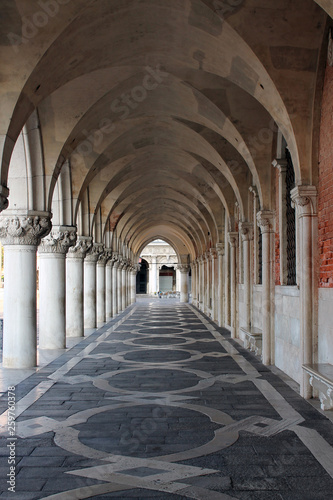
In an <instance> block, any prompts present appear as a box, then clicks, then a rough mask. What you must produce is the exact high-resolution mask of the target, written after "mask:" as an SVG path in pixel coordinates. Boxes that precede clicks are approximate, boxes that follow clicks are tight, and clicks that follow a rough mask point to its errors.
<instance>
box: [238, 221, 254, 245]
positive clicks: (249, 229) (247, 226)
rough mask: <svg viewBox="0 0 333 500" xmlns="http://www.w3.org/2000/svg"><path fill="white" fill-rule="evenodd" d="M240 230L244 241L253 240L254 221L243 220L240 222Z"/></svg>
mask: <svg viewBox="0 0 333 500" xmlns="http://www.w3.org/2000/svg"><path fill="white" fill-rule="evenodd" d="M239 232H240V234H241V237H242V240H243V241H251V240H253V224H252V222H241V223H240V224H239Z"/></svg>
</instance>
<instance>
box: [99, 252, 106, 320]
mask: <svg viewBox="0 0 333 500" xmlns="http://www.w3.org/2000/svg"><path fill="white" fill-rule="evenodd" d="M107 259H108V254H107V253H106V252H103V253H102V254H101V255H99V257H98V260H97V266H96V322H97V326H102V325H103V324H104V323H105V321H106V284H105V274H106V271H105V268H106V261H107Z"/></svg>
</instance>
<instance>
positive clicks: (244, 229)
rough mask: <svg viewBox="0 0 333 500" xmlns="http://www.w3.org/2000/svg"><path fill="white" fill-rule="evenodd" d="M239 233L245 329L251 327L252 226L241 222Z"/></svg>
mask: <svg viewBox="0 0 333 500" xmlns="http://www.w3.org/2000/svg"><path fill="white" fill-rule="evenodd" d="M239 231H240V233H241V236H242V241H243V259H244V303H245V323H246V324H245V325H244V326H245V327H246V328H249V327H250V326H251V288H252V281H251V241H252V239H253V224H251V223H250V222H242V223H241V224H240V227H239Z"/></svg>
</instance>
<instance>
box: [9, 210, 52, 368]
mask: <svg viewBox="0 0 333 500" xmlns="http://www.w3.org/2000/svg"><path fill="white" fill-rule="evenodd" d="M50 230H51V217H50V214H49V213H42V214H39V215H35V214H34V215H31V216H29V215H20V214H17V213H15V212H14V211H9V210H8V211H6V215H1V216H0V238H1V242H2V244H3V245H4V247H5V248H4V264H5V269H4V271H5V290H4V331H3V367H4V368H32V367H34V366H36V364H37V310H36V252H37V246H38V245H39V243H40V240H41V238H42V237H43V236H46V235H47V234H48V233H49V232H50Z"/></svg>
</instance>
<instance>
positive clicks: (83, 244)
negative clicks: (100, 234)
mask: <svg viewBox="0 0 333 500" xmlns="http://www.w3.org/2000/svg"><path fill="white" fill-rule="evenodd" d="M91 245H92V238H90V237H85V236H78V238H77V241H76V244H75V246H73V247H70V248H69V249H68V252H67V258H70V259H76V260H83V259H84V258H85V256H86V253H87V252H88V250H89V248H90V247H91Z"/></svg>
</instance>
